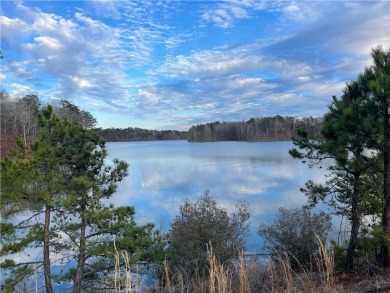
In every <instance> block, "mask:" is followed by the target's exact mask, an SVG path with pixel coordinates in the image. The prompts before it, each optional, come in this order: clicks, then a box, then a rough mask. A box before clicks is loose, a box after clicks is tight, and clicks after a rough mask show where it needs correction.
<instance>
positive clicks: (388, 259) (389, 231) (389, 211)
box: [379, 103, 390, 267]
mask: <svg viewBox="0 0 390 293" xmlns="http://www.w3.org/2000/svg"><path fill="white" fill-rule="evenodd" d="M385 105H386V107H384V108H385V109H384V115H383V136H384V137H383V139H384V142H383V199H384V204H383V215H382V227H383V232H384V235H383V236H384V239H383V243H382V245H381V248H380V257H379V259H380V262H381V264H382V265H383V266H384V267H389V266H390V247H389V246H390V117H389V110H388V109H389V106H390V105H389V104H388V103H385Z"/></svg>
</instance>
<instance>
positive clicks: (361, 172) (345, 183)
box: [290, 47, 390, 269]
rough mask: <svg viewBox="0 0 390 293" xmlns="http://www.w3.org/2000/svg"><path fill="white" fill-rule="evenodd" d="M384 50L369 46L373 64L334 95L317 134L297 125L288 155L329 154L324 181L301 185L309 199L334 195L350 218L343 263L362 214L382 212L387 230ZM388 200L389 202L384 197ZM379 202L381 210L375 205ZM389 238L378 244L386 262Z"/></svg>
mask: <svg viewBox="0 0 390 293" xmlns="http://www.w3.org/2000/svg"><path fill="white" fill-rule="evenodd" d="M386 56H387V57H386ZM389 56H390V54H389V53H385V52H384V51H383V50H382V48H381V47H378V48H377V49H374V50H373V53H372V57H373V59H374V65H373V66H371V67H369V68H367V69H366V70H365V72H364V73H363V74H360V75H359V76H358V78H357V79H356V80H355V81H353V82H351V83H350V84H347V87H346V89H345V90H344V94H343V95H342V96H341V98H340V99H337V98H335V97H334V98H333V102H332V104H331V105H330V107H329V111H328V113H326V114H325V116H324V121H323V127H322V130H321V136H320V137H319V138H317V139H314V140H310V139H308V137H307V134H306V133H305V131H301V132H300V134H301V137H300V138H298V139H295V140H294V144H295V145H296V146H297V147H298V148H299V149H300V150H297V149H293V150H291V151H290V154H291V155H292V156H293V157H296V158H300V159H304V160H306V159H309V162H310V163H311V164H316V163H321V162H323V161H324V160H325V159H332V160H333V161H332V162H333V164H331V166H330V167H329V170H330V171H331V174H330V177H329V178H330V179H329V180H328V181H327V186H325V187H324V186H322V185H316V184H314V183H313V182H311V181H309V182H308V183H307V184H306V188H304V189H303V191H304V192H305V193H306V194H307V195H309V199H310V203H311V204H312V205H314V204H316V203H317V202H318V201H319V200H327V198H328V196H329V195H333V197H331V198H330V201H328V203H330V204H331V205H333V206H335V207H337V208H339V211H341V210H344V211H347V216H348V217H349V218H350V222H351V234H350V240H349V245H348V249H347V256H346V268H347V269H352V268H353V260H354V258H355V251H356V248H357V242H358V235H359V228H360V225H361V223H360V222H361V217H362V215H367V214H370V215H373V214H375V215H377V214H379V215H381V216H382V226H383V229H384V232H385V235H384V236H385V237H384V239H388V238H386V233H387V232H386V231H389V230H390V229H389V227H388V226H389V225H390V222H388V221H387V217H388V218H389V220H390V215H389V216H386V215H387V214H388V213H390V211H389V210H388V208H389V209H390V197H388V195H387V194H388V192H389V191H388V189H389V188H388V184H389V179H386V178H388V177H389V167H388V163H389V154H390V148H389V146H390V144H389V139H390V138H389V137H390V136H389V134H390V131H389V127H390V126H389V120H388V111H389V86H390V85H389V84H390V78H389V73H388V71H389ZM386 70H388V71H387V73H386ZM386 103H387V104H386ZM386 113H387V114H386ZM386 115H387V116H386ZM386 117H387V118H386ZM386 119H387V120H386ZM386 121H387V122H386ZM386 158H387V159H386ZM386 170H387V171H386ZM382 174H383V176H382ZM381 180H382V181H381ZM374 182H375V184H378V182H379V184H381V185H383V188H382V190H383V192H378V191H377V188H376V186H374V185H373V183H374ZM381 193H383V200H382V199H381V198H380V196H381ZM387 200H388V201H389V203H386V201H387ZM381 205H382V206H383V212H380V211H379V210H378V207H379V206H381ZM387 206H389V207H388V208H387ZM388 242H389V241H388V240H387V241H386V240H384V245H382V249H381V252H382V257H381V258H380V259H381V261H382V263H383V264H384V265H385V266H388V265H389V260H388V257H389V256H388V252H389V251H388V245H389V244H388Z"/></svg>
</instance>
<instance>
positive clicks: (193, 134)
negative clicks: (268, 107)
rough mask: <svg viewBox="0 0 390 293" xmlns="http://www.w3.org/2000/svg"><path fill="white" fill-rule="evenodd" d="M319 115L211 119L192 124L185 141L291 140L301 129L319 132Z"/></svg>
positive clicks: (311, 132)
mask: <svg viewBox="0 0 390 293" xmlns="http://www.w3.org/2000/svg"><path fill="white" fill-rule="evenodd" d="M321 126H322V118H315V117H305V118H296V117H288V116H287V117H282V116H280V115H277V116H274V117H261V118H251V119H249V120H247V121H241V122H219V121H217V122H213V123H207V124H198V125H196V126H192V127H191V128H190V130H189V131H188V141H190V142H191V141H193V142H201V141H226V140H233V141H270V140H291V139H292V138H293V137H294V136H295V135H296V133H297V130H298V129H300V128H305V129H307V131H308V133H309V135H310V137H315V136H316V135H318V134H319V132H320V129H321Z"/></svg>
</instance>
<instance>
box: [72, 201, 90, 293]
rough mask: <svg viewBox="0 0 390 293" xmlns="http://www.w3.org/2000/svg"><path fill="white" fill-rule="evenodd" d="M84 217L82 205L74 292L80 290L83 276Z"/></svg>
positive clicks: (84, 250)
mask: <svg viewBox="0 0 390 293" xmlns="http://www.w3.org/2000/svg"><path fill="white" fill-rule="evenodd" d="M86 225H87V223H86V219H85V205H84V206H82V211H81V229H80V244H79V246H80V247H79V255H78V258H77V270H76V276H75V280H74V289H73V292H74V293H79V292H81V289H82V283H83V278H84V264H85V253H86V236H85V228H86Z"/></svg>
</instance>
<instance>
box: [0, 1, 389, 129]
mask: <svg viewBox="0 0 390 293" xmlns="http://www.w3.org/2000/svg"><path fill="white" fill-rule="evenodd" d="M0 18H1V19H0V23H1V52H2V55H3V56H4V58H3V59H2V60H1V72H0V80H1V87H2V89H3V90H5V91H6V92H7V93H9V94H10V95H11V96H12V97H13V98H20V97H23V96H24V95H26V94H31V93H33V94H37V95H38V96H39V97H40V98H41V99H42V100H44V101H47V102H51V101H53V100H54V101H55V100H59V99H67V100H69V101H70V102H72V103H74V104H75V105H77V106H79V107H80V108H81V109H83V110H87V111H89V112H91V114H92V115H93V116H94V117H95V118H96V119H97V121H98V126H99V127H102V128H110V127H116V128H126V127H140V128H147V129H175V130H188V129H189V128H190V127H191V126H192V125H196V124H200V123H207V122H213V121H242V120H248V119H250V118H251V117H268V116H274V115H282V116H296V117H302V116H322V115H323V114H324V113H325V112H326V111H327V106H328V105H329V104H330V102H331V99H332V96H333V95H336V96H340V95H341V94H342V90H343V88H344V87H345V85H346V83H347V82H349V81H351V80H353V79H355V78H356V77H357V75H358V74H359V73H361V72H362V71H363V70H364V67H366V66H369V65H370V63H371V57H370V52H371V49H372V48H374V47H377V46H378V45H382V46H383V47H384V48H385V49H388V48H389V47H390V1H320V0H318V1H283V0H275V1H260V0H230V1H200V0H196V1H195V0H194V1H179V0H176V1H145V0H142V1H126V0H122V1H109V0H101V1H97V0H96V1H91V0H89V1H72V0H68V1H54V0H52V1H50V0H48V1H32V0H30V1H3V0H2V1H1V12H0Z"/></svg>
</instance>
